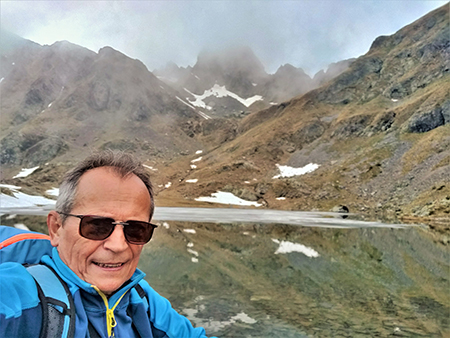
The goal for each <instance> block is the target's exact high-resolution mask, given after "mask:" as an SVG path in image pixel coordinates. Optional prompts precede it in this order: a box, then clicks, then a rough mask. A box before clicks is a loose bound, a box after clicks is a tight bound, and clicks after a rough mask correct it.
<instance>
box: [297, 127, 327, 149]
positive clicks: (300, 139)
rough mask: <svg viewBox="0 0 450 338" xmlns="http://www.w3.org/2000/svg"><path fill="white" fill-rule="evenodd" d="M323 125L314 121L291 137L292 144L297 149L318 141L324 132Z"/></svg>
mask: <svg viewBox="0 0 450 338" xmlns="http://www.w3.org/2000/svg"><path fill="white" fill-rule="evenodd" d="M325 129H326V127H325V125H324V124H323V123H322V122H320V121H315V122H313V123H311V124H309V125H307V126H306V127H303V128H301V129H299V130H297V131H296V132H295V133H294V134H293V135H292V137H291V141H292V143H294V144H295V145H296V146H297V147H302V145H303V144H308V143H311V142H313V141H314V140H316V139H318V138H319V137H320V136H322V135H323V133H324V132H325Z"/></svg>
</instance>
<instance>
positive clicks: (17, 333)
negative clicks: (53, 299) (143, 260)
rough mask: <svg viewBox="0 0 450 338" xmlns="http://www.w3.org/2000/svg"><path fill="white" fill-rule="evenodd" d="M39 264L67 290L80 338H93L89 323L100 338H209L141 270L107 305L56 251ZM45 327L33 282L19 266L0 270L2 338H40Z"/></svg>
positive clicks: (78, 337)
mask: <svg viewBox="0 0 450 338" xmlns="http://www.w3.org/2000/svg"><path fill="white" fill-rule="evenodd" d="M41 262H42V263H43V264H46V265H48V266H50V267H52V268H53V269H54V270H55V271H56V272H57V273H58V275H59V276H60V277H61V278H62V279H63V280H64V281H65V282H66V283H67V285H68V287H69V290H70V292H71V294H72V297H73V300H74V303H75V311H76V323H75V337H77V338H86V337H89V332H88V318H89V321H90V322H91V324H92V325H93V326H94V328H95V329H96V331H97V332H98V333H99V335H100V336H101V337H109V336H111V335H114V336H115V337H121V338H123V337H146V338H147V337H148V338H152V337H155V338H156V337H169V338H190V337H206V336H205V330H204V329H203V328H194V327H193V326H192V325H191V323H190V322H189V320H188V319H187V318H185V317H183V316H181V315H179V314H178V313H177V312H176V311H175V310H174V309H172V307H171V305H170V303H169V301H168V300H167V299H165V298H164V297H162V296H160V295H159V294H158V293H157V292H156V291H155V290H153V289H152V288H151V287H150V285H149V284H148V283H147V282H146V281H144V280H143V278H144V276H145V274H144V273H143V272H142V271H140V270H136V271H135V273H134V274H133V276H132V277H131V279H130V280H129V281H128V282H127V283H125V284H124V285H123V286H122V288H121V289H120V290H118V291H116V292H115V293H114V294H113V295H112V296H111V297H110V298H109V299H107V298H106V296H105V295H103V293H102V292H101V291H100V290H98V289H97V288H96V287H95V286H93V285H91V284H89V283H86V282H85V281H83V280H82V279H80V278H79V277H78V276H77V275H76V274H75V273H74V272H73V271H72V270H70V269H69V267H68V266H67V265H65V264H64V262H63V261H62V260H61V258H60V257H59V254H58V251H57V249H56V248H53V251H52V255H51V256H50V255H45V256H43V257H42V259H41ZM138 283H139V285H140V286H141V287H142V288H143V289H144V291H145V293H146V295H147V297H143V298H142V297H141V296H139V294H138V292H137V291H136V289H135V288H134V286H136V284H138ZM147 299H148V302H149V304H148V307H147V306H146V303H147ZM147 308H148V311H147V310H146V309H147ZM41 324H42V309H41V305H40V301H39V297H38V292H37V287H36V284H35V282H34V279H33V277H32V276H31V275H30V274H29V273H28V271H27V270H26V269H25V268H24V267H23V266H22V265H21V264H20V263H15V262H7V263H3V264H0V337H8V338H9V337H21V338H22V337H24V338H25V337H33V338H34V337H39V332H40V330H41Z"/></svg>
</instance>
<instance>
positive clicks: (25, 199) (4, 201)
mask: <svg viewBox="0 0 450 338" xmlns="http://www.w3.org/2000/svg"><path fill="white" fill-rule="evenodd" d="M2 186H3V184H2ZM19 189H20V188H19ZM12 194H13V195H14V196H9V195H6V194H1V195H0V207H1V208H26V207H36V206H43V205H54V204H55V203H56V201H55V200H51V199H48V198H45V197H42V196H33V195H27V194H24V193H22V192H17V191H14V190H12Z"/></svg>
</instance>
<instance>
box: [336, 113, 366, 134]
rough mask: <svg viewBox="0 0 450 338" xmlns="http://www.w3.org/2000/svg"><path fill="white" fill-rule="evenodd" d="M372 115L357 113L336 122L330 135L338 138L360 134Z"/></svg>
mask: <svg viewBox="0 0 450 338" xmlns="http://www.w3.org/2000/svg"><path fill="white" fill-rule="evenodd" d="M371 119H372V117H371V116H369V115H357V116H352V117H350V118H348V119H345V120H343V121H340V122H338V123H337V125H336V127H335V130H334V131H333V133H332V134H331V137H336V138H338V139H342V138H347V137H354V136H361V135H362V134H363V131H364V129H365V128H366V127H367V126H368V125H369V123H370V121H371Z"/></svg>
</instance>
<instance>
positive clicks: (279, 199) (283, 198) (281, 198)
mask: <svg viewBox="0 0 450 338" xmlns="http://www.w3.org/2000/svg"><path fill="white" fill-rule="evenodd" d="M275 199H276V200H278V201H284V200H285V199H286V197H277V198H275Z"/></svg>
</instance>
